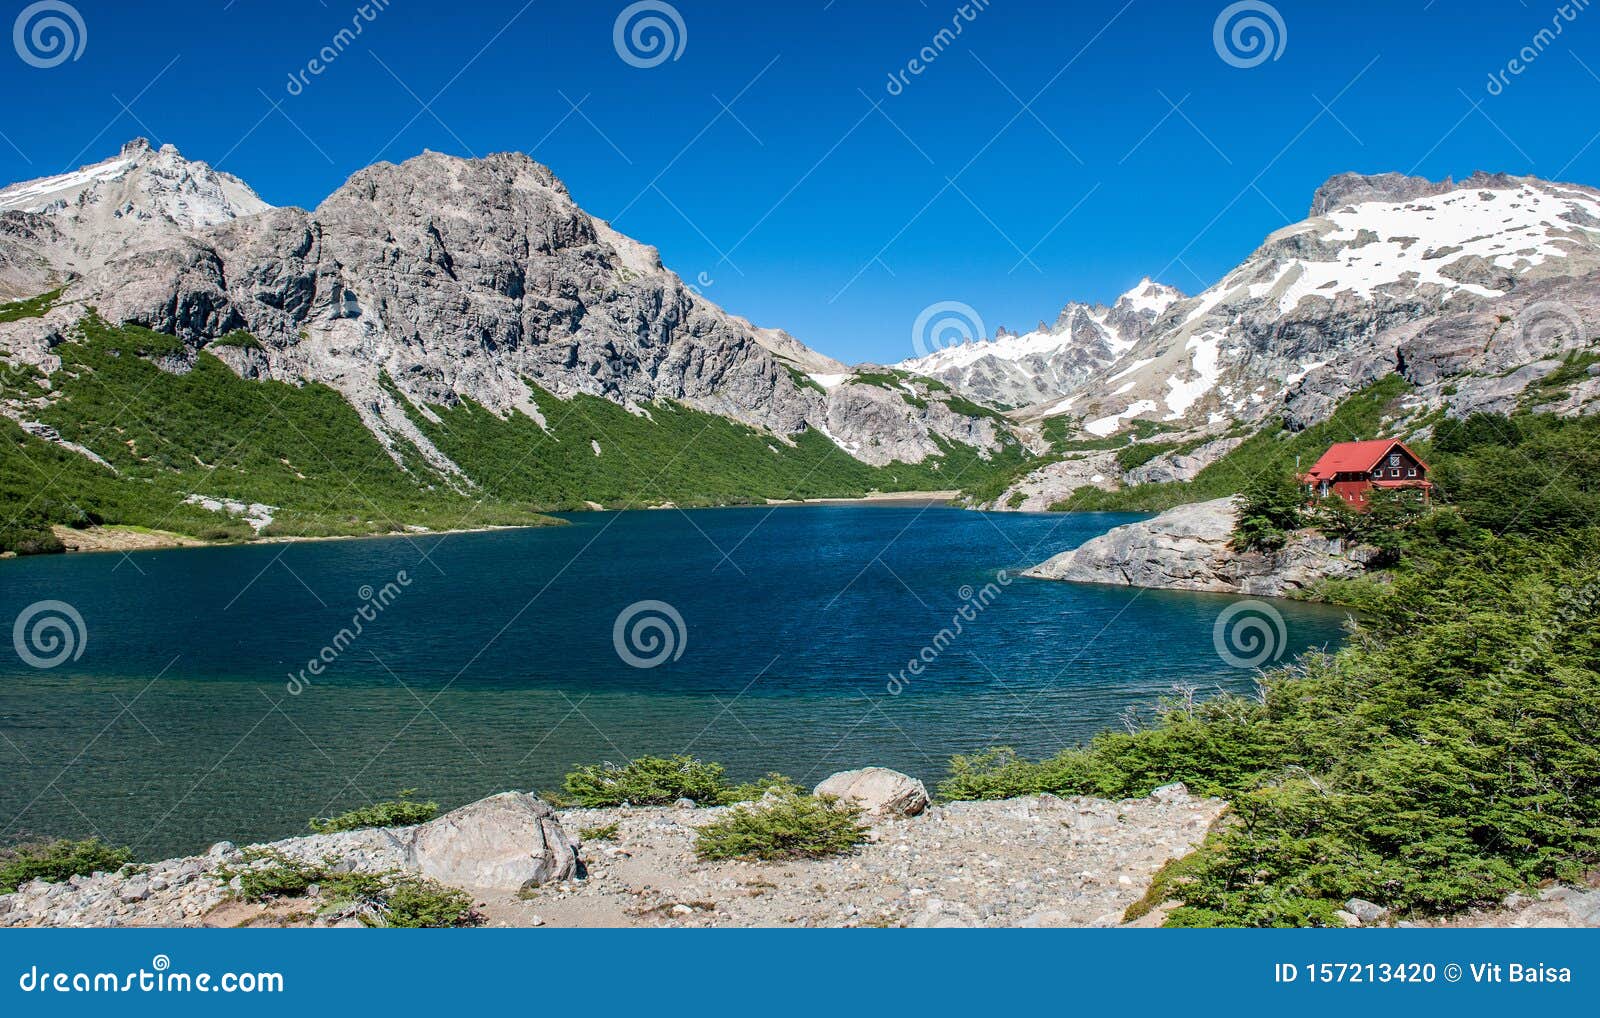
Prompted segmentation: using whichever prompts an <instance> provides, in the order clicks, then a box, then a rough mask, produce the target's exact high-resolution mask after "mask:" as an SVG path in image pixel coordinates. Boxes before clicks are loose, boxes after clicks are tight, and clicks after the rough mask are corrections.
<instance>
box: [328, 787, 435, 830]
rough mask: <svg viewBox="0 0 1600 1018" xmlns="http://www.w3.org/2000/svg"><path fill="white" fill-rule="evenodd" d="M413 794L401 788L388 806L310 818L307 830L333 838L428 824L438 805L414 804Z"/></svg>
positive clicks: (414, 793)
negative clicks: (340, 834)
mask: <svg viewBox="0 0 1600 1018" xmlns="http://www.w3.org/2000/svg"><path fill="white" fill-rule="evenodd" d="M416 794H417V790H416V789H415V788H404V789H401V790H400V797H399V798H398V799H394V800H391V801H389V802H379V803H374V804H372V805H371V806H364V807H362V808H361V809H356V810H351V811H350V812H348V813H342V814H340V815H339V816H336V817H312V818H311V821H310V827H311V829H312V830H313V831H315V832H317V833H318V834H335V833H337V832H339V831H359V830H362V829H363V828H367V827H410V826H412V825H413V824H421V823H427V822H428V821H429V820H432V819H433V818H434V817H436V816H438V815H439V804H438V803H436V802H415V801H413V800H412V798H411V797H412V796H413V795H416Z"/></svg>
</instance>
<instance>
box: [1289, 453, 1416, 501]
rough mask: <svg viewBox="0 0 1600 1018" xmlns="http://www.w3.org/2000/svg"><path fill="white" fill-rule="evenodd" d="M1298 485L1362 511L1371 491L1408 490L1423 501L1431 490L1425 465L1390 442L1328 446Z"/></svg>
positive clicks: (1301, 476)
mask: <svg viewBox="0 0 1600 1018" xmlns="http://www.w3.org/2000/svg"><path fill="white" fill-rule="evenodd" d="M1300 481H1301V483H1302V484H1304V485H1305V486H1306V490H1307V491H1309V492H1310V493H1311V494H1312V495H1313V496H1322V497H1324V498H1325V497H1327V496H1328V495H1338V496H1339V497H1340V498H1342V499H1344V500H1345V502H1347V503H1349V504H1350V505H1352V506H1354V507H1356V508H1357V509H1362V508H1365V507H1366V504H1367V498H1368V493H1369V492H1370V491H1371V490H1372V489H1373V488H1412V489H1416V490H1418V491H1421V492H1422V497H1423V498H1424V499H1426V498H1427V497H1428V493H1429V492H1430V491H1431V490H1433V483H1432V482H1430V481H1429V480H1428V464H1426V463H1424V462H1422V460H1421V459H1419V458H1418V457H1417V454H1416V453H1414V452H1412V451H1411V450H1410V449H1407V448H1406V444H1405V443H1404V442H1401V441H1398V440H1396V439H1393V438H1380V439H1377V440H1376V441H1372V442H1339V443H1336V444H1334V445H1332V446H1329V447H1328V451H1327V452H1325V453H1323V454H1322V458H1321V459H1319V460H1317V462H1316V463H1315V464H1313V465H1312V467H1311V469H1310V470H1308V471H1306V472H1305V473H1304V474H1302V475H1300Z"/></svg>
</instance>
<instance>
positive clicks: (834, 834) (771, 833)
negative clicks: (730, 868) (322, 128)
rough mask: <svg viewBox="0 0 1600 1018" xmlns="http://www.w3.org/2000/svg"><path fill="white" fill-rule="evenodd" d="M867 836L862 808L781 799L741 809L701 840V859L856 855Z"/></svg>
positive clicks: (703, 832) (826, 799)
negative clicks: (854, 853)
mask: <svg viewBox="0 0 1600 1018" xmlns="http://www.w3.org/2000/svg"><path fill="white" fill-rule="evenodd" d="M866 838H867V828H866V827H865V826H863V825H862V823H861V809H860V808H859V807H857V806H855V805H854V804H853V803H843V802H840V801H839V800H838V799H835V798H833V797H831V796H822V797H817V796H810V795H796V794H793V793H789V794H785V795H780V796H777V797H775V798H774V799H772V800H770V801H768V802H764V803H762V804H759V805H745V806H736V807H734V808H733V809H732V810H729V811H728V813H727V814H726V815H725V816H722V817H720V818H718V819H717V820H715V821H714V822H712V823H709V824H707V825H705V826H704V827H702V828H700V831H699V833H698V834H697V835H696V837H695V846H694V847H695V854H697V855H698V856H699V857H700V858H701V859H707V860H711V859H759V860H763V861H773V860H782V859H817V858H822V857H824V856H830V855H842V854H844V853H847V852H851V851H854V850H855V848H856V846H858V845H860V844H862V843H863V842H864V841H866Z"/></svg>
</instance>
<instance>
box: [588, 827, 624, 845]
mask: <svg viewBox="0 0 1600 1018" xmlns="http://www.w3.org/2000/svg"><path fill="white" fill-rule="evenodd" d="M621 829H622V825H621V824H602V825H600V826H597V827H580V828H578V838H579V839H580V840H582V841H585V842H589V841H616V840H617V832H618V831H620V830H621Z"/></svg>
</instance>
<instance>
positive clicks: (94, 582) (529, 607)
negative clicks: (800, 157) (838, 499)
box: [0, 505, 1344, 857]
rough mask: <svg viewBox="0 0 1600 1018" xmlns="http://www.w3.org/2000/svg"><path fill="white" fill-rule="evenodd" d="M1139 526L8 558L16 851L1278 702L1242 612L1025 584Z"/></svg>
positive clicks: (877, 519)
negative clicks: (1189, 707) (387, 802)
mask: <svg viewBox="0 0 1600 1018" xmlns="http://www.w3.org/2000/svg"><path fill="white" fill-rule="evenodd" d="M1136 518H1137V517H1132V516H1126V515H1118V514H1094V513H1080V514H1065V515H1033V514H1014V513H996V514H981V513H974V512H966V511H961V510H955V509H949V508H943V507H926V506H915V505H878V506H864V505H821V506H785V507H778V508H770V509H769V508H738V509H707V510H694V511H688V512H679V511H671V510H666V511H640V512H624V513H589V514H578V515H573V516H571V517H568V519H569V520H570V521H571V525H570V526H566V527H559V528H542V529H531V530H503V531H493V532H486V533H474V534H452V535H422V536H417V537H412V538H382V539H372V540H353V541H321V542H301V543H290V544H262V545H252V546H239V547H230V548H207V549H188V550H174V551H156V552H139V553H133V554H129V555H121V554H93V555H74V556H65V557H63V556H55V557H49V558H35V559H19V560H15V561H6V562H0V622H4V623H6V624H7V626H6V628H7V629H10V628H12V627H11V626H10V625H9V624H10V623H12V622H13V621H14V620H17V619H19V617H25V618H24V622H25V623H26V625H25V631H24V632H23V633H22V634H21V638H22V642H21V643H20V644H19V642H18V640H17V639H15V638H14V639H13V642H12V645H10V646H5V647H0V774H4V779H3V781H0V840H6V841H8V840H13V839H15V838H17V837H19V836H22V835H33V836H46V835H50V836H86V835H90V834H98V835H99V836H101V837H103V838H105V839H107V840H109V841H113V842H118V843H123V844H128V845H131V846H133V847H134V848H135V850H136V852H137V854H138V855H139V856H141V857H158V856H163V855H169V854H174V853H178V852H187V851H194V850H198V849H202V848H204V847H205V846H206V845H208V844H210V843H211V842H213V841H216V840H220V839H224V838H226V839H229V840H232V841H236V842H240V843H243V842H245V841H250V840H258V839H262V838H269V837H282V836H287V835H290V834H295V833H301V832H303V831H304V830H305V824H306V820H307V818H309V817H311V816H313V815H325V814H328V813H331V812H335V811H339V810H343V809H348V808H351V807H353V806H356V805H361V804H364V803H367V802H370V801H375V800H377V799H382V798H388V797H390V796H392V795H393V794H394V793H395V792H396V791H397V790H399V789H401V788H417V789H420V790H421V793H422V794H423V795H424V796H426V797H429V798H433V799H437V800H438V801H439V802H441V803H443V804H445V805H447V806H453V805H458V804H460V803H463V802H467V801H470V800H472V799H474V798H477V797H479V796H482V795H485V794H488V793H491V792H496V791H501V790H504V789H506V788H529V789H534V790H538V789H549V788H555V787H558V785H559V781H560V777H561V775H562V774H563V773H564V772H565V771H566V770H568V769H569V768H570V767H571V766H572V765H574V764H578V763H589V762H597V761H601V760H611V761H621V760H624V759H627V758H629V757H632V756H637V755H641V754H646V753H651V754H670V753H681V752H687V753H692V754H693V755H695V756H698V757H701V758H703V759H708V760H716V761H719V762H721V763H723V764H725V765H726V766H727V767H728V769H729V771H730V773H731V774H732V775H733V776H734V777H736V778H748V777H754V776H756V775H759V774H762V773H764V772H767V771H781V772H783V773H786V774H788V775H790V776H792V777H794V778H796V779H798V780H800V781H802V782H803V783H807V784H811V783H815V782H816V781H818V780H820V779H821V778H822V777H824V776H825V775H827V774H829V773H831V772H833V771H837V770H843V769H846V768H851V767H859V766H865V765H868V764H878V765H882V766H887V767H893V768H896V769H899V770H903V771H906V772H908V773H911V774H915V775H917V776H919V777H921V778H923V779H925V780H927V781H929V782H930V783H931V782H933V781H935V780H937V779H938V778H939V777H941V776H942V775H943V774H944V772H945V768H946V764H947V762H948V760H949V758H950V756H951V755H952V754H955V753H967V752H973V751H976V750H980V749H983V748H985V747H989V746H996V745H1008V746H1013V747H1016V748H1017V749H1018V750H1019V751H1020V752H1022V753H1024V754H1027V755H1030V756H1043V755H1048V754H1051V753H1053V752H1055V751H1056V750H1058V749H1060V748H1062V747H1063V746H1066V745H1070V744H1073V743H1076V742H1078V741H1080V740H1082V739H1085V738H1087V737H1088V736H1090V735H1092V734H1094V733H1095V732H1098V731H1102V730H1105V729H1107V728H1111V727H1115V726H1117V725H1118V723H1119V715H1120V714H1121V713H1122V712H1123V711H1124V710H1125V709H1126V708H1127V707H1129V706H1130V705H1139V704H1145V705H1148V704H1152V703H1154V702H1155V701H1156V700H1158V699H1159V698H1160V697H1161V696H1163V695H1165V694H1168V693H1169V692H1170V691H1171V688H1172V686H1173V685H1174V684H1175V683H1192V684H1195V685H1198V686H1200V687H1201V688H1202V690H1214V689H1217V688H1223V689H1231V690H1248V689H1250V688H1251V685H1252V683H1253V681H1254V677H1255V675H1256V671H1255V669H1253V668H1249V667H1237V666H1236V663H1237V658H1235V663H1234V664H1230V662H1229V661H1228V660H1225V658H1224V656H1223V655H1221V654H1219V652H1218V650H1217V647H1216V644H1215V641H1214V635H1215V634H1214V630H1215V628H1216V626H1217V622H1218V618H1219V616H1221V615H1222V614H1223V613H1224V612H1225V611H1226V610H1227V609H1229V608H1230V606H1232V605H1234V604H1236V603H1238V602H1239V599H1237V598H1230V597H1224V596H1218V595H1205V594H1187V593H1174V592H1156V591H1136V590H1128V589H1123V588H1116V587H1098V586H1080V585H1072V584H1063V583H1053V582H1047V581H1038V580H1028V579H1022V578H1011V577H1012V576H1013V575H1014V573H1015V572H1018V571H1020V570H1021V569H1022V568H1025V567H1026V566H1029V565H1032V564H1035V563H1037V562H1040V561H1043V560H1044V559H1046V558H1048V557H1049V556H1051V555H1053V554H1055V553H1057V552H1060V551H1063V550H1066V549H1068V548H1072V547H1074V546H1076V545H1078V544H1080V543H1082V542H1083V541H1084V540H1086V539H1088V538H1090V537H1092V536H1095V535H1097V534H1100V533H1103V532H1104V531H1106V530H1108V529H1110V528H1111V527H1113V526H1116V525H1118V524H1120V523H1124V522H1127V521H1129V520H1131V519H1136ZM1001 570H1008V571H1010V572H1009V573H1007V574H1005V575H1004V577H1003V578H1002V575H1001V574H1000V571H1001ZM402 574H403V580H402ZM386 585H387V587H386ZM386 590H387V593H386V592H385V591H386ZM45 601H57V602H62V603H64V604H66V605H70V606H71V608H72V609H73V610H74V611H75V612H76V613H77V614H78V616H79V617H80V618H81V620H82V627H81V630H80V629H75V628H72V625H73V624H72V623H70V622H69V623H68V627H69V628H68V630H67V632H68V638H69V639H70V640H72V641H74V643H72V644H68V645H67V646H68V647H69V648H70V649H71V650H73V651H75V652H81V653H78V656H76V657H75V658H74V657H72V656H71V655H68V656H67V657H66V659H65V660H63V661H62V662H61V663H60V664H58V665H56V666H54V667H51V668H39V667H33V666H31V665H30V664H29V663H28V662H27V661H26V660H24V655H23V651H26V652H27V653H28V654H30V655H32V656H33V657H34V659H35V660H40V659H41V657H42V656H48V655H41V653H40V652H41V651H51V650H52V649H53V650H55V651H57V652H59V651H60V649H61V646H62V645H55V646H54V647H53V648H52V647H51V646H47V645H46V646H38V645H29V644H28V643H27V642H26V640H27V638H28V636H29V634H30V633H31V632H32V631H33V624H34V623H35V622H37V621H38V620H39V619H41V618H43V617H44V616H45V615H46V614H48V612H47V611H46V610H45V609H39V608H36V607H35V606H37V605H39V603H40V602H45ZM639 602H660V603H661V604H662V605H665V606H670V609H671V611H672V612H675V613H676V615H677V619H674V618H672V617H671V616H670V614H669V613H666V612H664V611H663V610H662V609H660V608H659V607H658V608H655V609H651V608H650V607H649V606H646V607H645V608H642V609H637V611H638V612H640V614H637V615H635V616H633V617H632V618H633V622H634V623H635V625H629V618H628V617H624V618H623V620H622V621H623V624H622V627H621V630H620V632H618V618H619V615H624V613H626V612H628V611H629V609H630V606H635V605H637V604H638V603H639ZM363 605H365V606H367V607H366V609H365V613H366V616H367V618H364V619H363V618H362V615H361V609H362V608H363ZM963 605H965V606H967V607H966V615H967V616H969V617H968V618H962V607H963ZM1272 607H1273V609H1274V610H1275V611H1276V612H1277V613H1279V615H1280V616H1281V618H1282V620H1283V627H1284V630H1283V631H1284V632H1285V633H1286V639H1285V640H1284V641H1283V644H1282V646H1281V648H1280V649H1281V650H1282V652H1283V653H1282V655H1281V657H1280V658H1276V659H1275V660H1288V659H1290V658H1292V656H1293V655H1294V654H1296V653H1298V652H1300V651H1302V650H1304V649H1306V648H1311V647H1323V646H1329V647H1332V646H1336V645H1337V644H1338V643H1339V641H1340V640H1341V638H1342V635H1343V629H1342V626H1343V621H1344V613H1343V612H1341V611H1337V610H1333V609H1327V608H1321V607H1316V606H1308V605H1298V604H1293V603H1287V602H1275V603H1274V604H1273V606H1272ZM30 609H33V614H31V615H30V614H29V613H30ZM356 619H361V622H360V626H359V628H360V632H359V633H355V632H354V629H355V627H354V625H353V622H354V620H356ZM652 619H656V620H660V625H659V626H657V627H655V628H652V627H651V625H650V620H652ZM956 619H961V622H960V625H959V629H960V632H959V633H957V632H955V629H956V628H958V627H956V626H955V625H954V624H953V623H954V621H955V620H956ZM678 620H681V625H680V624H679V621H678ZM341 630H345V631H346V632H345V633H344V635H341ZM941 631H945V632H944V635H940V634H941ZM46 635H48V634H46ZM57 635H59V633H58V634H57ZM630 636H631V637H632V639H630ZM652 639H655V640H657V641H658V642H656V643H654V644H652V643H650V640H652ZM619 647H620V650H619ZM625 655H626V656H628V657H631V658H632V659H633V660H634V661H636V662H640V663H649V662H648V660H646V659H648V658H651V657H659V658H661V659H662V660H661V662H660V663H659V664H656V665H655V666H654V667H634V666H632V665H630V664H629V663H627V662H626V661H625V660H624V656H625ZM313 659H316V660H317V661H318V665H317V669H312V670H307V666H308V663H309V662H311V661H312V660H313ZM913 659H916V660H917V661H918V663H919V668H921V672H920V674H916V673H915V672H914V671H906V672H905V674H904V676H902V674H901V673H902V670H905V669H907V665H908V662H910V661H912V660H913ZM924 661H926V662H927V663H926V664H923V662H924ZM324 662H326V664H324ZM1267 663H1268V664H1271V663H1273V662H1272V661H1268V662H1267ZM318 670H320V674H317V671H318Z"/></svg>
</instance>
